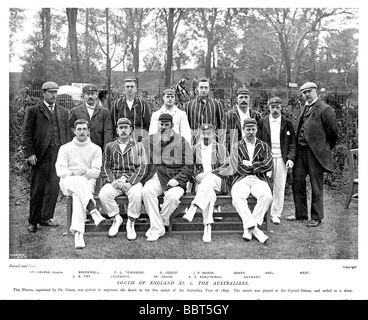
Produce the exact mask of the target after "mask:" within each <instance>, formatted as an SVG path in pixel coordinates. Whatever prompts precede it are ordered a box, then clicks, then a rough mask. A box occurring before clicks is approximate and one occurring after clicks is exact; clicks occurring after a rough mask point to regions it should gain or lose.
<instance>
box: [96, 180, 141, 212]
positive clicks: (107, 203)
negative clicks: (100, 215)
mask: <svg viewBox="0 0 368 320" xmlns="http://www.w3.org/2000/svg"><path fill="white" fill-rule="evenodd" d="M142 188H143V186H142V183H140V182H138V183H137V184H135V185H134V186H132V187H131V188H130V189H129V190H128V191H127V192H126V196H127V197H128V200H129V203H128V208H127V215H128V216H129V217H132V218H135V219H137V218H139V216H140V214H141V207H142ZM124 193H125V192H124V191H122V190H117V189H115V188H114V187H113V186H112V185H111V183H107V184H105V185H104V186H103V187H102V188H101V190H100V193H99V198H100V201H101V204H102V207H103V208H104V209H105V211H106V213H107V215H108V216H109V217H110V218H111V217H114V216H116V215H117V214H118V213H119V211H120V210H119V205H118V204H117V203H116V201H115V198H116V197H117V196H120V195H122V194H124Z"/></svg>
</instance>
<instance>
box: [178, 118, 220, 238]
mask: <svg viewBox="0 0 368 320" xmlns="http://www.w3.org/2000/svg"><path fill="white" fill-rule="evenodd" d="M200 131H201V133H200V141H199V143H198V144H197V145H196V146H195V147H194V154H193V158H194V162H195V165H194V174H193V177H194V179H195V191H196V196H195V197H194V199H193V201H192V204H191V206H190V208H189V210H188V212H187V213H186V214H185V215H184V216H183V218H184V219H185V220H187V221H189V222H190V221H192V220H193V217H194V215H195V214H196V212H197V210H198V208H200V209H201V210H202V214H203V224H204V232H203V238H202V240H203V242H211V228H212V227H211V224H212V223H213V222H214V221H213V210H214V206H215V203H216V199H217V196H216V192H223V193H225V192H227V186H226V178H220V177H219V176H217V175H215V174H213V173H212V170H214V169H217V168H219V167H220V166H222V165H223V164H225V162H226V160H227V151H226V147H225V146H224V145H223V144H220V143H218V142H217V141H215V140H214V137H215V130H214V127H213V125H212V124H202V125H201V126H200Z"/></svg>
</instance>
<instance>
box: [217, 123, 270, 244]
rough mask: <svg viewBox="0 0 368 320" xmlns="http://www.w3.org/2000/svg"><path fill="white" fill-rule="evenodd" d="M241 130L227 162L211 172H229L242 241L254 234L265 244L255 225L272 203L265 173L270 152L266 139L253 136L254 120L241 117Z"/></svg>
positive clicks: (226, 173)
mask: <svg viewBox="0 0 368 320" xmlns="http://www.w3.org/2000/svg"><path fill="white" fill-rule="evenodd" d="M243 130H244V132H245V135H244V138H243V139H242V140H240V141H238V142H237V143H235V144H234V145H233V147H232V149H231V154H230V157H229V165H227V164H225V165H224V166H222V167H220V168H218V169H216V170H215V171H214V172H216V174H218V175H220V176H229V175H233V177H232V187H231V197H232V199H233V206H234V207H235V209H236V211H237V212H238V214H239V216H240V218H241V219H242V221H243V227H244V234H243V238H244V240H247V241H250V240H251V239H252V236H255V237H256V238H257V239H258V241H259V242H261V243H265V242H266V241H267V240H268V237H267V236H266V235H265V234H264V233H263V232H262V231H261V230H260V229H259V228H258V226H259V225H261V224H262V223H263V219H264V215H265V214H266V212H267V210H268V208H269V206H270V204H271V202H272V192H271V189H270V187H269V183H268V175H267V174H268V172H270V171H271V170H272V169H273V162H272V152H271V148H270V147H269V145H268V144H267V143H266V142H264V141H262V140H259V139H257V138H256V133H257V121H256V120H255V119H253V118H247V119H245V120H244V124H243ZM250 194H252V195H253V196H254V197H255V198H256V199H257V204H256V206H255V207H254V210H253V214H252V213H251V211H250V210H249V208H248V202H247V198H248V196H249V195H250Z"/></svg>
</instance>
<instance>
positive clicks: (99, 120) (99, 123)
mask: <svg viewBox="0 0 368 320" xmlns="http://www.w3.org/2000/svg"><path fill="white" fill-rule="evenodd" d="M78 119H85V120H88V122H89V123H90V127H89V130H90V138H91V141H92V142H93V143H95V144H97V145H98V146H100V147H101V149H102V150H104V148H105V146H106V144H107V143H108V142H111V141H112V137H113V133H112V123H111V116H110V111H109V109H107V108H105V107H103V106H101V105H100V104H97V106H96V107H95V110H94V111H93V114H92V119H91V118H90V117H89V113H88V111H87V106H86V105H85V104H83V105H81V106H77V107H75V108H73V109H71V110H70V116H69V123H70V127H71V128H74V121H75V120H78Z"/></svg>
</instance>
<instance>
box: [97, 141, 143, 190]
mask: <svg viewBox="0 0 368 320" xmlns="http://www.w3.org/2000/svg"><path fill="white" fill-rule="evenodd" d="M146 173H147V159H146V153H145V150H144V147H143V145H142V144H141V143H140V142H136V141H135V140H133V139H132V138H131V139H130V140H129V141H128V143H127V145H126V147H125V150H124V152H121V149H120V147H119V143H118V140H115V141H112V142H110V143H108V144H107V145H106V147H105V151H104V154H103V158H102V168H101V177H102V180H103V183H104V184H106V183H112V182H113V181H114V180H118V179H120V178H122V177H125V178H126V181H127V182H129V183H130V184H132V185H135V184H137V183H138V182H140V181H141V180H142V178H143V177H144V176H145V175H146Z"/></svg>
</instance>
